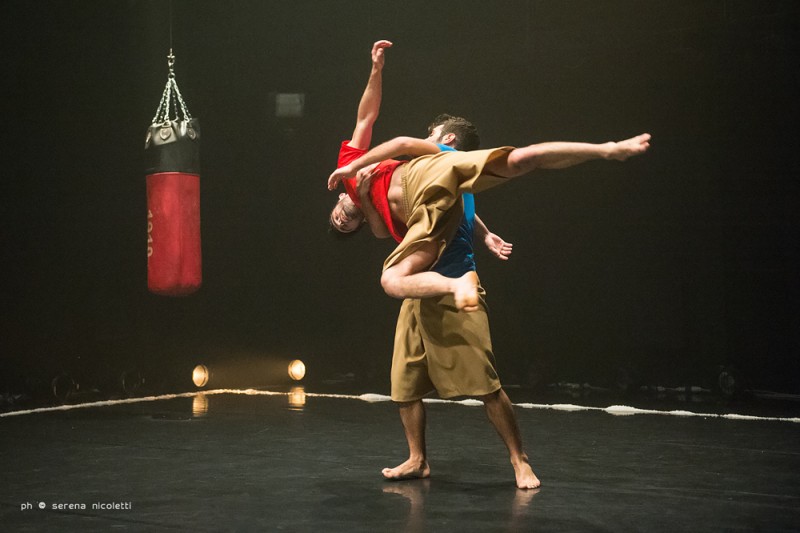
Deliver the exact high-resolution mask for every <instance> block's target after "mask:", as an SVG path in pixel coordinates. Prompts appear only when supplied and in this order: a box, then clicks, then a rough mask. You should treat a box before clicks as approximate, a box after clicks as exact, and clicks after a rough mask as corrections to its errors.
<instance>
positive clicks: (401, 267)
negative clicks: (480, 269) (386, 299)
mask: <svg viewBox="0 0 800 533" xmlns="http://www.w3.org/2000/svg"><path fill="white" fill-rule="evenodd" d="M436 252H437V246H436V244H434V243H432V242H429V243H425V244H424V245H422V247H421V248H420V249H419V250H417V251H415V252H414V253H412V254H410V255H408V256H407V257H406V258H404V259H403V260H402V261H400V262H398V263H397V264H395V265H393V266H391V267H389V268H387V269H386V270H384V271H383V274H382V275H381V286H382V287H383V290H384V291H385V292H386V294H388V295H389V296H391V297H393V298H401V299H405V298H429V297H432V296H442V295H444V294H453V296H454V297H455V301H456V307H457V308H458V309H461V310H462V311H477V310H478V275H477V274H476V273H475V272H467V273H466V274H464V275H463V276H461V277H460V278H448V277H445V276H442V275H441V274H438V273H436V272H431V271H429V270H428V269H429V268H430V267H431V265H433V263H434V261H436Z"/></svg>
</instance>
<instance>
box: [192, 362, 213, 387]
mask: <svg viewBox="0 0 800 533" xmlns="http://www.w3.org/2000/svg"><path fill="white" fill-rule="evenodd" d="M208 376H209V372H208V368H207V367H206V365H197V366H196V367H194V370H193V371H192V381H193V382H194V384H195V386H197V387H205V386H206V385H208Z"/></svg>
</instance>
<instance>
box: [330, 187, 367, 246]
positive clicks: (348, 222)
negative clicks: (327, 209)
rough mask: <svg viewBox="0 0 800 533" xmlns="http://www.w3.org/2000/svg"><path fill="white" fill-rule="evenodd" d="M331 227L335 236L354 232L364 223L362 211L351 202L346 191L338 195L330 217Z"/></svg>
mask: <svg viewBox="0 0 800 533" xmlns="http://www.w3.org/2000/svg"><path fill="white" fill-rule="evenodd" d="M330 223H331V228H333V229H334V230H335V231H334V232H333V233H334V234H335V235H336V236H344V235H351V234H355V232H356V231H358V230H359V229H361V226H362V225H363V224H364V213H362V212H361V209H359V208H358V206H356V204H354V203H353V200H352V199H351V198H350V196H349V195H348V194H347V193H344V192H343V193H341V194H340V195H339V201H338V202H336V205H335V206H333V210H332V211H331V217H330Z"/></svg>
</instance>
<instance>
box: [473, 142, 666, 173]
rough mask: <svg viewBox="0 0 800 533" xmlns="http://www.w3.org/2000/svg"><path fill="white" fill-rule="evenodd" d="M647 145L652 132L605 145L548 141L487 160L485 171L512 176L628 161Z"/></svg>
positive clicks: (644, 150) (640, 152) (644, 149)
mask: <svg viewBox="0 0 800 533" xmlns="http://www.w3.org/2000/svg"><path fill="white" fill-rule="evenodd" d="M648 148H650V134H649V133H643V134H642V135H637V136H636V137H631V138H630V139H625V140H624V141H619V142H607V143H603V144H591V143H575V142H546V143H540V144H532V145H530V146H525V147H524V148H516V149H514V150H512V151H511V153H509V154H508V157H507V158H501V159H495V160H493V161H490V162H489V163H487V164H486V167H485V170H486V171H487V172H488V173H491V174H495V175H497V176H503V177H506V178H513V177H517V176H522V175H524V174H527V173H529V172H532V171H533V170H536V169H539V168H545V169H558V168H567V167H572V166H575V165H579V164H581V163H584V162H586V161H591V160H593V159H613V160H616V161H625V160H626V159H628V158H629V157H632V156H635V155H639V154H643V153H644V152H646V151H647V149H648Z"/></svg>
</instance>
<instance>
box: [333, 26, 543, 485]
mask: <svg viewBox="0 0 800 533" xmlns="http://www.w3.org/2000/svg"><path fill="white" fill-rule="evenodd" d="M391 45H392V43H390V42H389V41H378V42H376V43H375V44H374V45H373V48H372V70H371V72H370V77H369V81H368V82H367V87H366V89H365V91H364V94H363V96H362V98H361V101H360V103H359V108H358V118H357V121H356V128H355V130H354V132H353V138H352V139H351V140H349V141H345V142H343V143H342V146H341V149H340V153H339V164H340V166H342V165H346V164H348V163H349V162H351V161H353V160H354V159H356V158H358V157H361V156H362V155H363V154H364V153H365V152H366V150H367V148H369V143H370V140H371V136H372V126H373V125H374V123H375V121H376V120H377V117H378V113H379V110H380V102H381V92H382V91H381V89H382V69H383V65H384V60H385V57H384V51H385V49H386V48H388V47H390V46H391ZM428 139H429V140H430V141H431V142H433V143H436V144H437V147H438V149H439V150H443V151H454V150H455V149H462V150H463V149H468V150H472V149H476V148H478V145H479V142H480V141H479V137H478V135H477V131H476V130H475V127H474V126H473V125H472V124H471V123H470V122H469V121H467V120H465V119H462V118H459V117H452V116H450V115H440V116H439V117H437V118H436V120H435V121H434V123H433V124H431V126H430V127H429V137H428ZM400 164H402V162H399V161H397V162H394V161H393V162H388V163H386V164H381V165H380V166H382V167H384V168H383V169H381V168H375V165H373V166H371V167H367V168H365V169H364V171H362V172H361V175H360V176H359V180H357V183H356V180H345V188H346V190H347V193H342V194H341V195H340V202H341V201H342V200H343V199H344V198H345V197H346V198H347V199H348V200H349V201H348V202H346V205H347V208H346V209H341V210H339V211H337V212H334V213H332V214H331V225H332V226H334V227H335V228H342V229H344V230H345V231H344V233H352V232H354V231H357V230H358V229H359V228H360V227H361V226H362V225H363V224H364V223H365V222H366V224H368V225H369V226H370V229H371V230H372V232H373V234H374V235H375V236H376V237H389V236H393V237H394V238H395V240H397V241H398V242H400V241H402V239H403V236H404V234H405V232H406V228H405V226H404V225H402V224H395V223H393V221H392V219H391V215H389V216H388V217H387V214H388V213H389V211H388V203H387V201H386V195H385V194H383V193H382V192H381V191H382V189H381V184H378V187H377V188H376V187H374V186H373V179H375V178H376V176H378V179H380V176H383V177H384V178H385V176H387V175H388V176H389V177H391V175H392V172H391V170H388V171H387V168H388V169H391V168H396V167H397V166H399V165H400ZM376 191H378V192H377V193H376ZM376 203H377V205H376ZM463 204H464V209H463V217H462V219H461V223H460V224H459V226H458V228H457V230H456V234H455V236H454V237H453V238H452V239H451V240H450V241H449V243H448V244H447V246H446V248H445V249H444V252H443V254H442V257H441V258H440V259H439V261H438V262H437V263H436V265H435V266H434V268H433V271H434V272H436V273H437V275H440V276H443V277H445V278H448V279H453V278H460V277H462V276H464V275H465V274H467V273H472V275H474V276H475V279H476V280H477V273H476V267H475V259H474V252H473V235H475V234H477V236H478V238H480V239H481V240H483V242H484V244H486V246H487V248H488V249H489V250H490V251H491V252H492V253H493V254H494V255H495V256H497V257H498V258H500V259H503V260H507V259H508V256H509V255H510V254H511V251H512V245H511V244H510V243H506V242H505V241H504V240H503V239H501V238H500V237H498V236H497V235H495V234H493V233H491V232H490V231H489V229H488V228H487V227H486V225H485V224H484V223H483V221H481V219H480V218H479V217H478V216H477V215H476V214H475V202H474V198H473V196H472V195H471V194H465V195H463ZM387 218H388V220H387ZM478 291H479V301H478V303H477V304H476V307H477V309H476V310H475V311H476V312H474V313H462V312H459V310H458V308H457V307H456V305H455V302H454V299H453V297H452V295H449V294H445V295H439V296H435V297H431V298H424V299H406V300H405V301H404V302H403V305H402V306H401V309H400V315H399V317H398V322H397V329H396V333H395V346H394V355H393V358H392V372H391V381H392V400H393V401H395V402H396V403H398V406H399V411H400V418H401V421H402V423H403V429H404V431H405V435H406V440H407V442H408V448H409V457H408V459H407V460H406V461H405V462H403V463H401V464H400V465H398V466H396V467H394V468H385V469H384V470H383V475H384V477H385V478H386V479H389V480H405V479H416V478H427V477H429V476H430V472H431V470H430V465H429V464H428V461H427V450H426V443H425V425H426V412H425V406H424V404H423V402H422V398H423V397H424V396H425V395H427V394H429V393H430V392H432V391H433V390H436V391H437V392H438V393H439V396H441V397H442V398H452V397H456V396H473V397H478V398H480V399H481V400H482V401H483V403H484V406H485V408H486V414H487V416H488V418H489V420H490V422H491V423H492V424H493V425H494V427H495V429H496V430H497V432H498V433H499V434H500V437H501V438H502V439H503V442H504V443H505V444H506V447H507V448H508V451H509V456H510V461H511V464H512V467H513V468H514V473H515V478H516V485H517V487H519V488H521V489H531V488H536V487H538V486H539V480H538V478H537V477H536V475H535V474H534V473H533V470H532V469H531V467H530V465H529V464H528V457H527V455H526V454H525V452H524V450H523V448H522V439H521V436H520V431H519V427H518V426H517V422H516V419H515V417H514V411H513V407H512V405H511V402H510V400H509V399H508V396H507V395H506V394H505V392H504V391H503V389H502V388H501V385H500V381H499V379H498V377H497V372H496V370H495V367H494V355H493V353H492V347H491V336H490V333H489V322H488V316H487V312H486V304H485V302H484V299H483V296H484V294H485V293H484V291H483V289H482V288H480V286H479V285H478Z"/></svg>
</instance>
